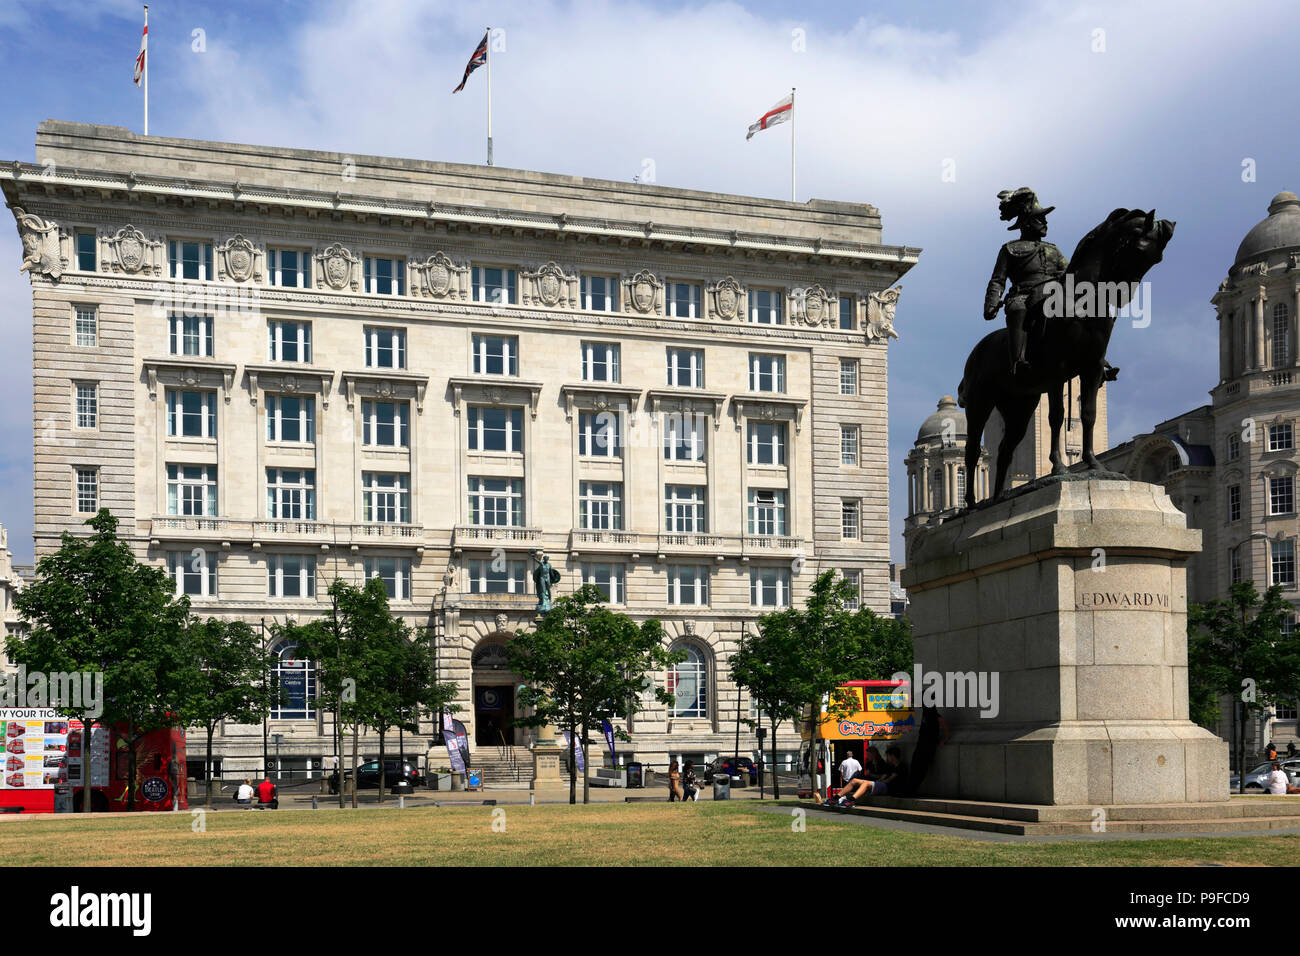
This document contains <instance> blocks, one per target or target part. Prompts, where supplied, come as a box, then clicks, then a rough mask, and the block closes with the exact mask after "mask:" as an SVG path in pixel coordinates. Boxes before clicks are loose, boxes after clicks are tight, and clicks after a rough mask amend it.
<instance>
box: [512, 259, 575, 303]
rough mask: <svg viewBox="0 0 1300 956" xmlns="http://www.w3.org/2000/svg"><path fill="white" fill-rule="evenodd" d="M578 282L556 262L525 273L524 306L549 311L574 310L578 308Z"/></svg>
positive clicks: (522, 296) (522, 299) (521, 299)
mask: <svg viewBox="0 0 1300 956" xmlns="http://www.w3.org/2000/svg"><path fill="white" fill-rule="evenodd" d="M577 284H578V280H577V277H576V276H572V275H565V272H564V270H563V269H562V268H560V266H559V265H557V264H556V263H554V262H548V263H546V264H545V265H543V266H540V267H539V268H538V269H536V270H535V271H533V272H525V273H524V283H523V293H522V295H521V296H520V301H521V302H522V303H523V304H524V305H542V306H545V307H546V308H548V309H554V308H561V309H572V308H577V306H578V290H577Z"/></svg>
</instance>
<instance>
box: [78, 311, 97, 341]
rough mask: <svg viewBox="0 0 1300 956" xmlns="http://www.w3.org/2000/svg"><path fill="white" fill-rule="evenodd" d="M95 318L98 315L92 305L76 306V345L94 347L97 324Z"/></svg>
mask: <svg viewBox="0 0 1300 956" xmlns="http://www.w3.org/2000/svg"><path fill="white" fill-rule="evenodd" d="M97 320H98V315H97V313H96V312H95V307H94V306H93V305H79V306H77V314H76V319H75V331H76V338H77V345H79V346H81V347H82V348H91V349H93V348H94V347H95V341H96V334H97V326H98V324H99V323H98V321H97Z"/></svg>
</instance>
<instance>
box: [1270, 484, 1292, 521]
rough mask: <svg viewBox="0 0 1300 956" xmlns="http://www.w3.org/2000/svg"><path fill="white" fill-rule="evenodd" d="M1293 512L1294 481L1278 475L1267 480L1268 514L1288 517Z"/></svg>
mask: <svg viewBox="0 0 1300 956" xmlns="http://www.w3.org/2000/svg"><path fill="white" fill-rule="evenodd" d="M1293 511H1295V479H1294V478H1293V477H1291V476H1290V475H1280V476H1278V477H1275V478H1270V479H1269V480H1268V513H1269V514H1271V515H1289V514H1291V512H1293Z"/></svg>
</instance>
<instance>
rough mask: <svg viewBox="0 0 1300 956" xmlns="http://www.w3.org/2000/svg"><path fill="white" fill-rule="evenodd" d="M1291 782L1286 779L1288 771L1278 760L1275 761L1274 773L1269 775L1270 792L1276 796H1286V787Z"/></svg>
mask: <svg viewBox="0 0 1300 956" xmlns="http://www.w3.org/2000/svg"><path fill="white" fill-rule="evenodd" d="M1289 782H1290V781H1288V780H1287V778H1286V771H1284V770H1283V769H1282V765H1281V764H1279V763H1278V762H1277V761H1276V760H1274V761H1273V772H1272V773H1270V774H1269V775H1268V792H1269V793H1276V794H1285V793H1286V785H1287V784H1288V783H1289Z"/></svg>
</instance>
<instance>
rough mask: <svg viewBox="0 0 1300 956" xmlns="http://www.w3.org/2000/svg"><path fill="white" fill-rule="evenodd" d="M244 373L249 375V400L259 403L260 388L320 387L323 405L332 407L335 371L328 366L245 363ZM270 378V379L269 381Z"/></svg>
mask: <svg viewBox="0 0 1300 956" xmlns="http://www.w3.org/2000/svg"><path fill="white" fill-rule="evenodd" d="M244 373H245V374H246V375H247V376H248V400H249V403H250V404H253V405H256V404H257V393H258V391H259V389H263V390H264V389H268V388H269V389H270V390H272V391H279V390H283V389H285V388H286V385H287V384H291V385H292V390H293V391H303V390H312V389H317V388H319V390H320V393H321V407H323V408H329V407H330V389H331V387H332V386H333V384H334V371H333V369H327V368H314V367H313V366H310V365H297V366H295V365H290V364H284V365H245V366H244ZM268 380H269V381H268Z"/></svg>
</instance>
